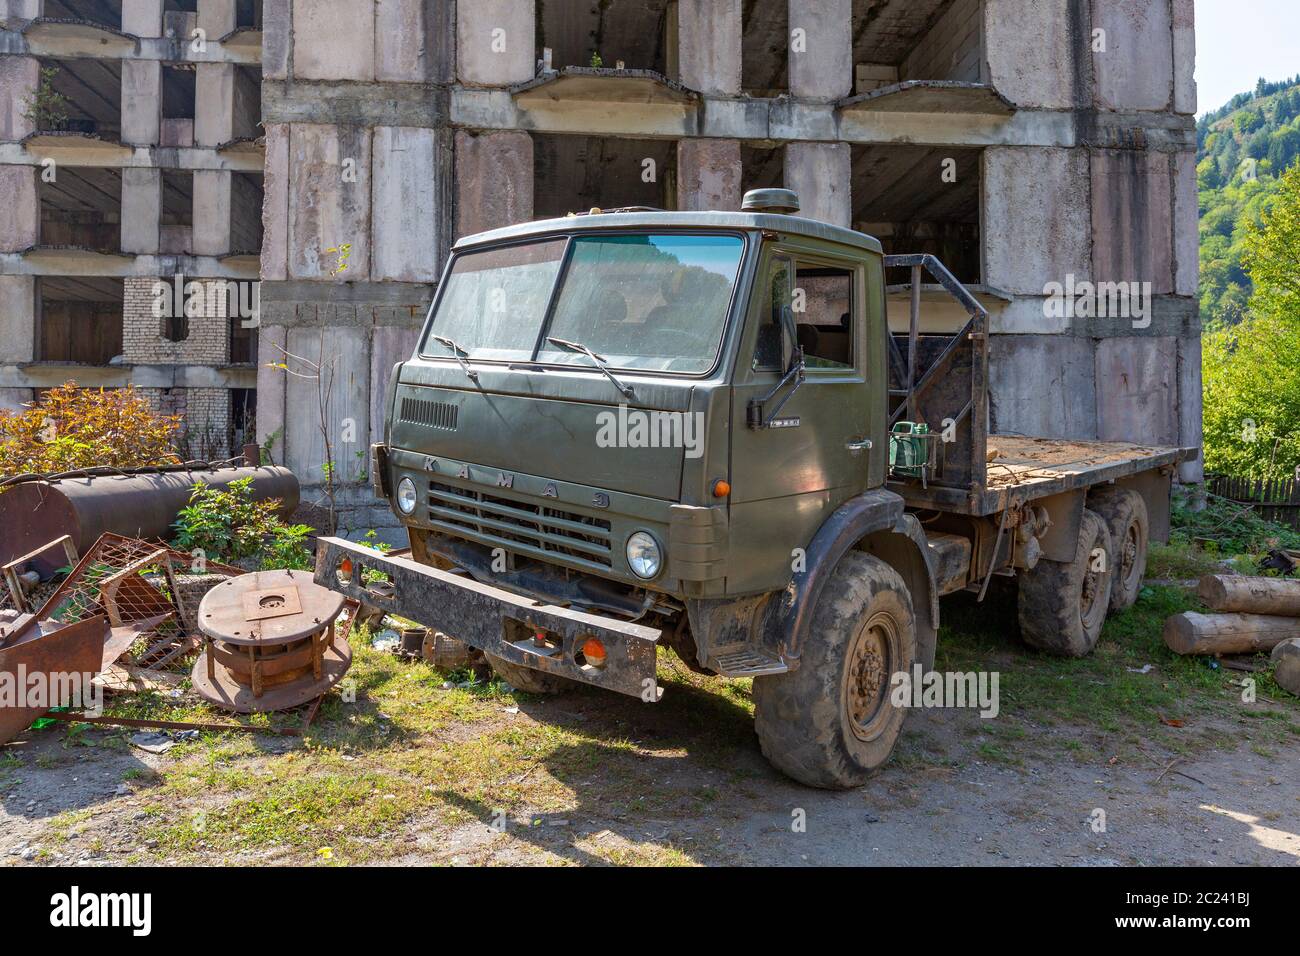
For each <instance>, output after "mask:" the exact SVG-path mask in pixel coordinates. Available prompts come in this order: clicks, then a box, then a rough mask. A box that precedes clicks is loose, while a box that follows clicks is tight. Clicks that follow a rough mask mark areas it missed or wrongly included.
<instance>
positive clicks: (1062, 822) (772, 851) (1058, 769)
mask: <svg viewBox="0 0 1300 956" xmlns="http://www.w3.org/2000/svg"><path fill="white" fill-rule="evenodd" d="M1186 600H1187V598H1186V596H1185V595H1181V594H1178V593H1175V592H1174V591H1173V590H1169V591H1164V590H1160V591H1157V592H1156V593H1154V594H1148V595H1147V596H1146V597H1144V600H1143V601H1142V602H1140V603H1139V607H1138V608H1137V609H1135V610H1134V611H1132V612H1127V613H1126V615H1121V616H1120V617H1118V618H1116V619H1114V620H1113V621H1112V622H1111V624H1108V627H1107V633H1106V636H1105V637H1104V638H1103V643H1102V645H1101V646H1099V648H1098V651H1097V653H1096V654H1095V655H1094V658H1089V659H1088V660H1086V661H1084V662H1078V661H1068V662H1062V661H1055V660H1050V659H1044V658H1042V657H1040V656H1039V655H1035V654H1033V653H1031V652H1029V651H1026V650H1025V649H1023V648H1022V647H1021V646H1020V645H1019V643H1018V642H1017V640H1016V638H1015V635H1014V626H1013V625H1009V624H1008V621H1007V618H1006V615H1005V610H1003V611H1001V612H999V611H998V610H997V609H996V608H993V609H989V608H980V609H970V608H961V607H959V608H958V609H957V613H956V615H955V619H956V625H955V626H956V627H957V628H960V629H959V630H953V629H952V628H945V632H944V634H943V635H942V637H943V641H944V643H942V644H941V648H943V649H942V650H941V654H940V660H939V662H938V666H939V668H940V669H949V670H970V669H990V670H997V671H999V672H1000V673H1001V675H1002V685H1001V712H1000V714H999V715H998V716H997V717H996V718H994V719H988V720H986V719H982V718H980V717H979V716H978V714H977V713H975V712H974V711H972V710H955V709H954V710H917V711H913V712H912V713H911V714H910V715H909V717H908V722H907V725H906V729H905V732H904V738H903V740H902V741H901V742H900V744H899V747H898V749H897V750H896V752H895V754H894V757H893V759H892V760H891V761H890V762H889V763H888V764H887V765H886V766H885V767H884V768H882V769H881V770H880V771H879V772H878V773H877V774H876V775H875V776H874V777H873V778H872V779H871V780H870V781H869V783H868V784H867V785H866V786H864V787H861V788H859V789H856V790H852V791H848V792H843V793H832V792H825V791H817V790H811V789H808V788H805V787H802V786H799V785H797V784H794V783H792V782H790V781H789V780H787V779H786V778H784V777H783V776H781V775H780V774H779V773H777V772H776V771H774V770H772V769H771V768H770V767H769V766H768V765H767V763H766V762H765V761H764V759H763V757H762V755H761V754H760V752H759V748H758V743H757V740H756V739H755V737H754V734H753V729H752V704H751V703H750V687H749V684H748V682H745V681H724V680H720V679H714V678H706V677H700V676H698V675H695V674H692V673H690V672H688V671H687V670H686V668H685V667H684V666H682V665H681V663H680V662H678V661H676V660H675V659H674V658H672V657H671V656H669V655H667V654H665V656H664V657H663V658H661V682H662V683H663V684H664V685H665V687H666V693H665V695H664V700H663V702H661V703H660V704H656V705H647V704H642V703H640V702H639V701H636V700H633V699H630V698H622V697H618V696H614V695H610V694H605V693H601V692H598V691H592V690H578V691H576V692H573V693H570V694H567V695H564V696H560V697H554V698H546V699H543V698H537V697H530V696H527V695H522V694H515V693H513V692H512V691H511V689H510V688H508V687H507V686H505V685H503V684H501V683H500V682H495V683H486V684H484V683H479V684H472V685H469V686H458V685H460V684H463V683H464V679H465V677H466V676H467V675H464V674H452V675H448V674H444V673H442V672H439V671H436V670H434V669H432V668H429V667H428V666H426V665H424V664H423V663H409V662H404V661H400V660H398V659H396V658H394V657H392V656H391V655H388V654H386V653H383V652H380V651H377V650H373V649H371V648H369V647H368V646H365V641H364V639H361V640H358V641H357V645H358V646H357V648H356V650H357V655H356V657H357V659H356V663H355V665H354V668H353V674H352V676H353V678H354V679H355V681H356V700H355V702H351V703H349V702H347V701H345V700H343V699H342V698H341V697H340V696H339V695H338V694H337V693H336V694H335V695H334V696H333V697H332V698H330V699H329V700H327V702H326V704H325V705H324V706H323V707H322V709H321V713H320V716H319V718H318V719H317V722H316V724H315V725H313V730H312V732H311V733H310V734H309V735H308V736H307V738H306V739H296V738H288V737H271V736H252V735H243V734H226V735H207V736H205V737H203V738H202V739H200V740H196V741H186V742H182V743H179V744H177V745H176V746H175V747H174V748H173V749H172V750H170V751H169V752H167V753H165V754H162V755H155V754H151V753H147V752H145V751H143V750H140V749H138V748H136V747H134V746H132V745H131V744H130V743H129V737H130V733H129V732H124V731H109V730H103V729H69V728H68V727H67V726H59V727H56V728H53V729H51V730H47V731H39V732H29V733H28V734H26V735H25V736H24V737H23V738H21V739H20V741H18V742H16V743H15V744H11V745H9V746H8V747H6V748H4V749H3V750H0V864H3V865H12V866H22V865H39V864H50V863H53V864H79V865H98V866H102V865H123V864H137V863H157V862H164V861H169V862H170V861H176V862H189V863H200V864H203V863H208V864H216V863H232V864H258V865H262V864H273V863H304V862H306V863H313V862H314V863H319V864H322V865H334V864H366V863H374V864H415V865H423V864H434V865H477V864H498V865H499V864H570V863H577V864H588V863H592V864H608V863H615V864H619V863H639V864H677V865H683V864H684V865H691V864H704V865H711V864H773V865H796V866H798V865H821V864H868V865H912V864H946V865H1004V864H1033V865H1071V866H1151V865H1161V864H1167V865H1170V864H1171V865H1186V864H1210V865H1239V864H1252V865H1258V864H1262V865H1292V866H1294V865H1297V864H1298V863H1300V701H1297V700H1296V699H1295V698H1288V697H1286V695H1285V693H1284V692H1281V691H1280V690H1278V689H1276V687H1275V685H1272V686H1270V684H1269V683H1268V681H1267V680H1266V679H1263V678H1261V679H1260V681H1259V690H1258V699H1256V700H1254V701H1251V702H1246V701H1244V700H1243V699H1242V696H1243V695H1242V692H1241V689H1240V688H1239V681H1240V679H1241V678H1242V677H1243V676H1251V675H1248V674H1246V675H1243V674H1242V673H1237V672H1229V671H1226V670H1223V669H1220V668H1216V667H1214V666H1212V665H1211V664H1210V663H1209V662H1206V661H1202V660H1187V659H1178V658H1174V657H1173V656H1172V655H1170V654H1168V652H1164V653H1163V655H1162V653H1161V650H1162V649H1161V647H1160V646H1159V643H1158V637H1157V638H1155V639H1153V637H1152V633H1151V630H1152V627H1154V626H1155V624H1156V622H1158V621H1159V620H1162V619H1163V617H1164V616H1165V615H1166V614H1167V613H1169V608H1170V607H1172V606H1183V604H1184V603H1185V602H1186ZM1180 602H1181V603H1180ZM945 606H947V605H945ZM946 613H947V612H946ZM1012 620H1014V619H1012ZM1148 664H1149V665H1150V666H1149V667H1147V666H1146V665H1148ZM1144 667H1145V670H1143V668H1144ZM134 706H136V707H137V708H140V707H143V706H144V705H143V703H141V702H136V703H135V705H134ZM154 706H155V710H154V711H153V712H155V713H157V714H158V715H159V716H162V715H164V713H165V714H166V715H167V716H171V717H175V716H178V715H179V714H178V712H177V711H176V709H175V707H176V705H175V704H172V703H165V702H154ZM167 708H171V709H167ZM134 712H137V713H138V712H140V710H139V709H137V710H136V711H134ZM188 716H191V717H196V716H200V713H199V712H197V711H190V712H188ZM202 716H204V717H205V718H207V719H212V718H214V717H216V718H217V719H220V717H219V715H214V714H212V713H210V712H207V713H203V714H202ZM286 720H287V718H286Z"/></svg>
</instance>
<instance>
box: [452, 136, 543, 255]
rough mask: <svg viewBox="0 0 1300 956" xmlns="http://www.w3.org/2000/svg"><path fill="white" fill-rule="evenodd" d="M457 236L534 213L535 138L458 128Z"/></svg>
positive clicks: (522, 219)
mask: <svg viewBox="0 0 1300 956" xmlns="http://www.w3.org/2000/svg"><path fill="white" fill-rule="evenodd" d="M455 162H456V171H455V174H454V176H453V179H454V180H455V183H456V237H457V238H460V237H461V236H468V235H472V234H473V233H476V232H483V231H485V230H487V229H495V228H497V227H498V226H508V225H510V224H512V223H516V222H525V221H527V220H529V219H531V218H532V217H533V139H532V137H531V136H529V135H528V134H527V133H524V132H519V131H514V130H510V131H504V132H496V133H479V134H477V135H476V134H474V133H471V132H467V131H465V130H457V131H456V158H455Z"/></svg>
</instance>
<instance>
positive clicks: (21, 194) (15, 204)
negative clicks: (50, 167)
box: [0, 166, 41, 252]
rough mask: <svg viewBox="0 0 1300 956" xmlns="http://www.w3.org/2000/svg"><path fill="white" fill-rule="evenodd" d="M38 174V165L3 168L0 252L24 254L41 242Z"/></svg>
mask: <svg viewBox="0 0 1300 956" xmlns="http://www.w3.org/2000/svg"><path fill="white" fill-rule="evenodd" d="M38 172H39V170H38V169H37V167H35V166H0V196H3V197H4V201H3V202H0V252H22V251H23V250H24V249H30V248H31V247H32V246H34V245H36V244H37V243H38V242H40V236H41V203H40V192H39V190H38V188H37V182H36V177H37V173H38Z"/></svg>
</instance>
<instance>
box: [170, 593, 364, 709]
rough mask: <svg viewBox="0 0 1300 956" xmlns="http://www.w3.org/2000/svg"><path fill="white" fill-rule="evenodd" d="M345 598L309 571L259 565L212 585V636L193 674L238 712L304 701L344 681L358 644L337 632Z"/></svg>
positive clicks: (206, 612) (205, 615) (198, 685)
mask: <svg viewBox="0 0 1300 956" xmlns="http://www.w3.org/2000/svg"><path fill="white" fill-rule="evenodd" d="M342 609H343V597H342V596H341V595H339V594H336V593H334V592H333V591H330V590H328V589H326V588H323V587H320V586H319V585H317V584H315V583H314V582H313V581H312V576H311V574H310V573H308V572H306V571H257V572H254V573H252V574H244V575H241V576H240V577H237V578H231V579H230V580H228V581H226V582H225V583H224V584H219V585H217V586H216V587H215V588H213V589H212V590H210V591H208V593H207V594H206V595H204V597H203V601H202V603H200V605H199V614H198V618H199V630H200V631H202V633H203V635H204V637H205V638H206V639H207V640H206V641H205V644H204V648H203V653H202V654H200V655H199V658H198V660H196V661H195V662H194V669H193V671H192V672H191V674H190V677H191V680H192V682H193V686H194V689H195V691H196V692H197V693H198V694H199V695H200V696H201V697H203V698H204V699H205V700H208V701H211V702H212V703H214V704H216V705H217V706H219V707H222V708H225V709H226V710H233V711H235V712H237V713H252V712H257V711H263V712H264V711H273V710H284V709H285V708H288V707H295V706H297V705H299V704H304V703H306V702H307V701H309V700H311V699H312V698H314V697H317V696H319V695H320V694H323V693H324V692H325V691H327V690H329V688H330V687H332V686H333V685H334V684H335V683H337V682H338V680H339V678H341V677H342V676H343V675H344V674H345V673H346V672H347V669H348V667H349V666H350V665H351V663H352V649H351V648H350V647H349V646H348V643H347V641H345V640H344V639H343V638H342V637H341V636H339V635H337V634H336V633H335V629H334V619H335V618H336V617H337V616H338V614H339V612H340V611H341V610H342Z"/></svg>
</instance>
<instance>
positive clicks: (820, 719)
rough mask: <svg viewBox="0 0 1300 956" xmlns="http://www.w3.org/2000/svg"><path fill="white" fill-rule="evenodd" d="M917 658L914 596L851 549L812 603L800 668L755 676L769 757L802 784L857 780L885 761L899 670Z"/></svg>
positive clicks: (887, 570) (902, 713) (758, 727)
mask: <svg viewBox="0 0 1300 956" xmlns="http://www.w3.org/2000/svg"><path fill="white" fill-rule="evenodd" d="M915 660H916V626H915V621H914V618H913V612H912V598H911V595H910V594H909V593H908V590H907V585H905V584H904V583H903V579H902V578H901V577H900V576H899V574H898V572H897V571H895V570H894V569H893V568H891V567H890V566H889V565H887V564H885V563H884V562H883V561H881V560H880V559H879V558H874V557H872V556H871V555H868V554H864V553H863V552H861V551H850V552H848V553H847V554H846V555H844V557H843V558H841V559H840V563H839V564H838V565H837V566H836V568H835V570H834V571H833V572H832V574H831V577H830V580H828V581H827V582H826V586H825V588H824V589H823V590H822V593H821V598H820V600H819V601H818V603H817V607H816V608H815V609H814V611H813V617H812V621H811V622H810V627H809V629H808V636H807V638H806V639H805V641H804V646H803V648H802V650H801V652H800V655H799V666H798V667H797V668H795V669H794V670H793V671H791V672H790V673H788V674H778V675H773V676H767V677H756V678H754V729H755V731H756V732H757V734H758V740H759V744H760V745H761V747H762V750H763V755H764V756H765V757H767V759H768V760H769V761H770V762H771V763H772V765H773V766H775V767H776V768H777V769H778V770H780V771H782V772H783V773H785V774H787V775H788V776H790V777H793V778H794V779H795V780H798V781H799V782H800V783H805V784H808V785H809V786H812V787H823V788H826V789H847V788H849V787H856V786H860V785H861V784H862V783H863V782H865V781H866V779H867V777H868V776H869V775H870V773H871V771H872V770H874V769H875V768H877V767H879V766H880V765H881V764H883V763H884V762H885V761H886V760H887V759H888V758H889V755H890V753H892V752H893V749H894V744H895V742H896V741H897V740H898V735H899V733H900V731H901V730H902V727H903V720H904V718H906V716H907V711H906V708H903V707H897V706H894V705H893V703H891V701H890V694H891V691H892V689H893V683H892V681H891V678H892V676H893V675H894V674H895V673H898V672H899V671H904V672H907V673H910V672H911V669H912V663H913V662H914V661H915Z"/></svg>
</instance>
